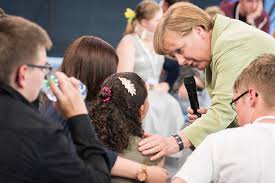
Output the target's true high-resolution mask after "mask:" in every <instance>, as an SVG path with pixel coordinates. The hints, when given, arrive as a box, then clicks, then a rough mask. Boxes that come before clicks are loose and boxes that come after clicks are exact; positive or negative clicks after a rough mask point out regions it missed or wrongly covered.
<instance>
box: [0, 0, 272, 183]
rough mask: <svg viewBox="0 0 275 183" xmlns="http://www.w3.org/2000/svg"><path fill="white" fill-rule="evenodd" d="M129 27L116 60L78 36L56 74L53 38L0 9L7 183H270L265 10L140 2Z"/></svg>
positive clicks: (100, 44)
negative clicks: (193, 99)
mask: <svg viewBox="0 0 275 183" xmlns="http://www.w3.org/2000/svg"><path fill="white" fill-rule="evenodd" d="M163 12H164V13H163ZM125 15H126V18H127V22H128V24H127V27H126V29H125V33H124V35H123V36H122V38H121V41H120V42H119V44H118V45H117V48H116V49H115V48H113V47H112V46H111V45H110V44H109V43H108V42H106V41H104V40H102V39H101V38H98V37H94V36H91V35H86V36H80V37H78V38H77V39H75V40H72V43H71V44H70V45H69V46H68V48H67V49H66V51H65V53H64V59H63V62H62V64H61V66H60V68H59V69H58V70H55V69H53V68H52V66H51V65H49V64H48V63H47V54H46V52H47V50H49V49H50V48H51V47H52V41H51V39H50V37H49V35H48V34H47V32H46V31H45V30H44V29H43V28H42V27H40V26H39V25H37V24H36V23H34V22H31V21H29V20H27V19H25V18H23V17H19V16H13V15H9V14H6V13H5V12H4V10H2V9H0V42H1V44H0V63H1V65H2V66H1V68H0V108H1V112H0V127H1V128H0V142H1V144H2V148H1V150H0V155H1V156H0V162H1V163H0V181H1V182H18V183H23V182H30V183H31V182H34V183H38V182H39V183H40V182H41V183H43V182H45V183H46V182H69V183H70V182H72V183H73V182H83V183H85V182H98V183H99V182H114V183H124V182H125V183H126V182H147V183H155V182H158V183H162V182H163V183H165V182H168V181H172V182H173V183H202V182H209V183H210V182H216V183H222V182H229V183H238V182H250V183H254V182H255V183H259V182H264V183H268V182H274V181H275V175H274V173H273V168H275V167H274V166H275V162H274V158H273V154H274V153H273V152H274V151H275V148H274V146H273V145H274V143H275V136H274V135H273V132H274V131H275V125H274V124H275V100H274V99H273V95H274V93H275V79H274V78H275V77H274V75H275V49H274V48H275V39H274V38H273V37H272V36H271V35H270V34H269V33H270V19H269V16H268V14H267V13H266V12H265V11H264V9H263V1H262V0H239V1H222V2H221V4H220V5H219V6H211V7H208V8H207V9H205V10H203V9H201V8H199V7H197V6H196V5H194V4H192V2H188V1H186V0H162V1H161V2H160V3H159V4H158V3H156V2H155V1H152V0H142V1H141V2H140V3H139V4H138V5H137V6H136V9H135V10H130V9H128V10H127V11H126V13H125ZM259 44H261V45H260V46H259ZM171 75H173V76H171ZM189 75H193V76H194V78H195V81H196V87H197V93H198V96H199V103H200V106H201V107H200V108H199V109H198V111H197V112H198V113H200V114H201V117H199V116H198V115H197V114H195V113H194V111H193V109H192V108H191V107H189V104H190V103H189V99H188V93H187V90H186V88H185V85H184V82H183V81H184V78H185V77H186V76H189ZM50 76H55V78H56V80H50V79H49V78H50ZM171 78H172V79H171ZM47 79H48V80H47ZM45 82H48V83H49V85H50V89H51V92H52V93H53V95H54V96H55V97H56V99H57V100H56V101H52V100H51V99H50V98H48V96H47V95H45V93H43V92H41V86H42V85H43V84H45ZM81 83H82V84H83V85H84V86H86V89H87V95H86V96H85V98H83V95H81V93H80V92H79V87H80V84H81ZM191 149H192V150H193V151H191ZM187 157H188V158H187ZM186 159H187V160H186Z"/></svg>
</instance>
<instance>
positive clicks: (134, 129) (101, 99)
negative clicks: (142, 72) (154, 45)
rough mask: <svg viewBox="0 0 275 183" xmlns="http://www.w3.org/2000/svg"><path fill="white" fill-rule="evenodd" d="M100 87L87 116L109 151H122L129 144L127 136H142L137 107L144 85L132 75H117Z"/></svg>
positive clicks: (144, 91)
mask: <svg viewBox="0 0 275 183" xmlns="http://www.w3.org/2000/svg"><path fill="white" fill-rule="evenodd" d="M120 78H125V79H127V80H130V81H131V83H132V84H134V88H135V89H136V95H133V96H132V95H131V94H130V93H129V92H128V90H127V89H126V88H125V86H124V85H123V84H122V81H121V80H120ZM101 88H102V90H101V91H100V93H99V95H98V98H97V100H96V101H95V102H94V103H93V104H92V106H91V108H90V109H89V114H90V115H91V116H90V117H91V119H92V123H93V125H94V127H95V130H96V132H97V134H98V137H99V139H100V140H101V141H102V142H103V143H104V144H105V145H106V146H107V147H108V148H109V149H111V150H113V151H117V152H122V151H123V150H125V149H126V148H128V146H129V145H130V142H129V141H130V137H131V136H138V137H142V135H143V130H142V127H141V116H140V107H141V106H142V105H143V104H144V102H145V99H146V97H147V90H146V87H145V82H144V81H143V80H142V79H141V78H140V77H139V76H138V75H137V74H135V73H131V72H121V73H116V74H113V75H111V76H110V77H108V78H107V79H106V80H105V81H104V83H103V84H102V87H101ZM106 90H107V91H106ZM108 91H110V92H108ZM108 97H109V100H106V99H108Z"/></svg>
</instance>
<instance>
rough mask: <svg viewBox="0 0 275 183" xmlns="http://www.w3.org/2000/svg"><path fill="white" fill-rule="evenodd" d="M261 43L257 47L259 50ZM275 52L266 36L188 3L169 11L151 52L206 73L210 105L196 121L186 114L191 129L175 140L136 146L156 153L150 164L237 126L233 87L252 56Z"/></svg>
mask: <svg viewBox="0 0 275 183" xmlns="http://www.w3.org/2000/svg"><path fill="white" fill-rule="evenodd" d="M259 43H261V46H257V44H259ZM274 47H275V40H274V39H273V38H272V37H271V36H270V35H268V34H266V33H265V32H263V31H261V30H259V29H256V28H255V27H253V26H250V25H247V24H246V23H243V22H241V21H238V20H235V19H231V18H228V17H225V16H222V15H219V14H217V16H216V17H215V19H213V18H212V17H210V16H209V15H208V14H207V13H206V12H205V11H204V10H202V9H200V8H199V7H197V6H195V5H192V4H190V3H176V4H175V5H173V6H171V7H170V8H169V9H168V11H167V12H166V14H165V15H164V17H163V18H162V19H161V20H160V22H159V24H158V26H157V29H156V32H155V36H154V48H155V50H156V52H157V53H159V54H165V55H170V56H171V57H173V58H175V59H177V61H178V62H179V63H180V64H183V65H186V66H189V67H193V68H197V69H199V70H205V74H206V88H207V90H208V93H209V95H210V98H211V106H210V107H209V108H208V109H205V108H200V109H199V110H198V112H199V113H201V114H202V116H201V117H200V118H198V117H197V116H196V115H195V114H193V111H192V110H191V109H190V110H189V119H190V120H193V123H192V124H191V125H189V126H188V127H186V128H184V129H183V130H181V131H180V132H178V134H176V135H174V136H170V137H161V136H159V135H151V136H150V137H148V138H146V139H144V140H143V141H141V142H140V144H139V145H140V147H139V150H140V151H142V153H143V154H145V155H147V154H154V155H153V156H152V157H151V159H152V160H154V159H157V158H159V157H162V156H163V155H169V154H173V153H176V152H178V151H180V150H182V149H184V148H188V147H191V146H194V147H197V146H198V145H199V144H200V143H201V142H202V141H203V140H204V139H205V138H206V136H208V135H209V134H211V133H214V132H217V131H220V130H223V129H225V128H227V127H231V126H232V127H233V126H236V121H235V120H234V119H235V111H234V110H233V109H232V108H231V106H230V101H231V98H232V95H233V90H232V88H233V83H234V81H235V79H236V77H237V76H238V75H239V74H240V73H241V72H242V70H243V69H245V68H246V67H247V66H248V65H249V64H250V63H251V62H252V61H253V60H255V58H256V57H258V56H259V55H261V54H264V53H273V54H275V50H274Z"/></svg>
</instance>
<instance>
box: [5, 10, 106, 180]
mask: <svg viewBox="0 0 275 183" xmlns="http://www.w3.org/2000/svg"><path fill="white" fill-rule="evenodd" d="M0 42H1V44H0V63H1V67H0V111H1V113H0V144H1V150H0V154H1V156H0V162H1V163H0V169H1V171H0V182H9V183H10V182H13V183H23V182H28V183H46V182H59V183H65V182H66V183H78V182H81V183H92V182H97V183H103V182H104V183H107V182H110V175H109V174H110V170H109V169H110V165H109V163H108V158H107V155H106V152H105V149H104V147H103V145H102V144H101V143H100V142H99V140H98V139H97V138H96V134H95V131H94V129H93V127H92V126H91V124H90V119H89V116H88V114H87V113H88V111H87V108H86V106H85V104H84V101H83V99H82V98H81V95H80V93H79V90H78V88H76V86H75V85H77V84H78V82H79V81H78V80H76V79H75V78H68V77H67V76H65V75H64V74H63V73H61V72H58V73H56V77H57V80H58V83H59V87H57V86H56V85H54V84H51V88H52V90H53V93H54V94H55V96H56V97H57V103H56V107H57V109H58V110H59V111H60V112H61V114H62V116H63V117H64V118H66V119H67V124H68V127H69V130H70V131H71V132H73V133H72V141H73V142H74V145H75V146H74V149H73V148H71V145H70V144H69V143H68V141H66V137H65V135H64V133H63V131H62V127H61V126H60V125H58V124H55V123H54V122H53V121H52V120H50V119H48V118H45V117H44V116H42V115H41V114H40V113H39V112H38V111H37V109H36V108H35V106H34V104H33V102H34V101H35V100H36V99H37V98H38V95H39V91H40V88H41V85H42V83H43V79H44V78H45V76H46V75H47V74H49V72H50V71H51V69H52V68H51V67H50V66H49V64H48V63H47V62H46V60H47V56H46V55H47V54H46V50H47V49H49V48H50V47H51V45H52V42H51V40H50V38H49V36H48V34H47V33H46V31H45V30H44V29H42V28H41V27H40V26H39V25H37V24H35V23H33V22H31V21H29V20H26V19H24V18H21V17H17V16H11V15H7V14H5V13H4V11H3V10H1V9H0ZM68 91H70V92H68ZM87 138H88V139H89V141H87Z"/></svg>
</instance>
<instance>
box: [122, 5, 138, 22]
mask: <svg viewBox="0 0 275 183" xmlns="http://www.w3.org/2000/svg"><path fill="white" fill-rule="evenodd" d="M124 16H125V18H127V20H128V23H132V21H133V20H134V18H135V17H136V12H135V11H134V10H132V9H131V8H126V11H125V13H124Z"/></svg>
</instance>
